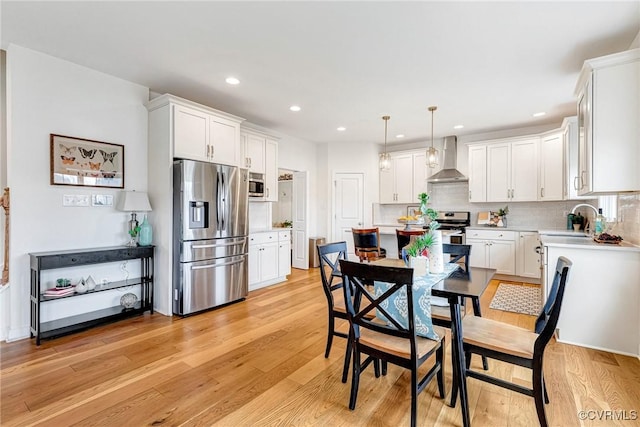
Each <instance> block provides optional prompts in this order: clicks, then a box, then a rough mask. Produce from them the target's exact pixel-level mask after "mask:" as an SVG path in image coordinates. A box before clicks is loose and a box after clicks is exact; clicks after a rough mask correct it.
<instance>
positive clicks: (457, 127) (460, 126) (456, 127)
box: [453, 125, 464, 129]
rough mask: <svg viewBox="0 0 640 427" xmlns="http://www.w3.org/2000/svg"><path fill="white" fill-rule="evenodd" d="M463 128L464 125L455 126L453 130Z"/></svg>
mask: <svg viewBox="0 0 640 427" xmlns="http://www.w3.org/2000/svg"><path fill="white" fill-rule="evenodd" d="M463 127H464V125H455V126H454V127H453V128H454V129H462V128H463Z"/></svg>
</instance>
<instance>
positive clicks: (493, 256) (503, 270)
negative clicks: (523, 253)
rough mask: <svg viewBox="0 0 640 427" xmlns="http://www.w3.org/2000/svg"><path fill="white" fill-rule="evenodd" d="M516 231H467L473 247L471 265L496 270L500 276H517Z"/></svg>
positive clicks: (469, 241) (470, 258)
mask: <svg viewBox="0 0 640 427" xmlns="http://www.w3.org/2000/svg"><path fill="white" fill-rule="evenodd" d="M515 234H516V233H515V232H514V231H503V230H467V244H468V245H471V255H470V257H469V265H471V266H472V267H485V268H495V269H496V272H497V273H499V274H511V275H514V274H516V242H515V240H516V236H515Z"/></svg>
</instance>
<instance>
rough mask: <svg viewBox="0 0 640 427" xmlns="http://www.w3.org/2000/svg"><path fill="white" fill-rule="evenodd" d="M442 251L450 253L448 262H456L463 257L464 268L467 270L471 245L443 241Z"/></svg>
mask: <svg viewBox="0 0 640 427" xmlns="http://www.w3.org/2000/svg"><path fill="white" fill-rule="evenodd" d="M442 252H443V253H445V254H450V255H452V257H451V259H450V260H449V262H458V261H460V260H461V259H462V258H464V269H465V271H469V255H470V254H471V245H459V244H455V243H444V244H443V245H442Z"/></svg>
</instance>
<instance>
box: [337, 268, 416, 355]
mask: <svg viewBox="0 0 640 427" xmlns="http://www.w3.org/2000/svg"><path fill="white" fill-rule="evenodd" d="M340 270H341V271H342V278H343V280H344V287H343V290H344V294H345V297H344V300H345V301H346V304H347V318H348V319H349V322H350V324H351V325H352V327H353V329H352V332H353V334H354V337H355V339H356V340H358V339H359V338H360V328H366V329H369V330H372V331H375V332H379V333H382V334H386V335H393V336H396V337H401V338H406V339H408V340H409V341H410V346H411V354H412V356H415V355H416V354H417V353H416V329H415V316H414V309H413V289H412V288H413V286H412V285H413V269H412V268H404V267H384V266H379V265H371V264H361V263H357V262H351V261H346V260H340ZM374 281H379V282H386V283H390V284H391V286H390V288H389V289H388V290H387V291H386V292H384V293H383V294H382V295H380V296H378V297H375V296H374V293H373V291H372V290H370V289H371V288H370V287H369V286H368V284H370V283H373V282H374ZM403 289H404V290H405V291H406V294H407V311H406V312H407V327H404V326H402V325H401V324H400V323H399V322H398V321H396V320H395V318H394V317H393V315H391V314H390V313H389V312H388V311H387V310H386V309H385V308H384V305H385V304H384V303H385V301H388V300H389V304H392V303H391V302H390V298H391V297H392V296H393V294H395V293H396V292H397V291H400V290H403ZM375 310H378V311H379V312H380V314H381V315H383V316H384V317H386V318H387V319H388V321H389V322H391V323H392V326H388V325H387V323H386V322H380V320H376V318H375V317H373V316H372V314H374V313H375Z"/></svg>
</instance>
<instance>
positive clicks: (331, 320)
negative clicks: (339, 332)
mask: <svg viewBox="0 0 640 427" xmlns="http://www.w3.org/2000/svg"><path fill="white" fill-rule="evenodd" d="M329 310H331V309H329ZM334 331H335V319H334V318H333V315H332V314H331V313H329V328H328V334H327V348H326V349H325V351H324V358H325V359H326V358H328V357H329V353H330V352H331V344H332V343H333V333H334Z"/></svg>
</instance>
